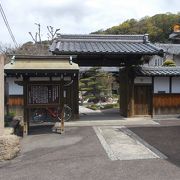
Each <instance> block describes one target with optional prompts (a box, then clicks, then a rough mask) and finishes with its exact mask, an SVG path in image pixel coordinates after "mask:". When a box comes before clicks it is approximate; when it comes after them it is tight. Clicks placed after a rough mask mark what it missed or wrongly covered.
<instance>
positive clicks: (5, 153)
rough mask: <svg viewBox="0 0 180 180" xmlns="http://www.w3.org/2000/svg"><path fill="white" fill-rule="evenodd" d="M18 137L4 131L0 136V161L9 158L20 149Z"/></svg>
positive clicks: (14, 155)
mask: <svg viewBox="0 0 180 180" xmlns="http://www.w3.org/2000/svg"><path fill="white" fill-rule="evenodd" d="M19 140H20V138H19V137H18V136H16V135H12V134H9V133H7V132H6V130H5V133H4V134H3V135H2V136H0V161H3V160H10V159H12V158H14V157H16V156H17V154H18V153H19V151H20V141H19Z"/></svg>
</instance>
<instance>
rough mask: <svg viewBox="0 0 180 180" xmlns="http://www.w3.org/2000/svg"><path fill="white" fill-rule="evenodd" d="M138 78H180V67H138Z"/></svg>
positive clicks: (136, 69)
mask: <svg viewBox="0 0 180 180" xmlns="http://www.w3.org/2000/svg"><path fill="white" fill-rule="evenodd" d="M134 71H135V74H136V75H137V76H180V67H138V68H134Z"/></svg>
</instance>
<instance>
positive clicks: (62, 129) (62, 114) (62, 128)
mask: <svg viewBox="0 0 180 180" xmlns="http://www.w3.org/2000/svg"><path fill="white" fill-rule="evenodd" d="M60 131H61V132H60V133H61V134H62V133H63V132H64V107H63V108H62V111H61V130H60Z"/></svg>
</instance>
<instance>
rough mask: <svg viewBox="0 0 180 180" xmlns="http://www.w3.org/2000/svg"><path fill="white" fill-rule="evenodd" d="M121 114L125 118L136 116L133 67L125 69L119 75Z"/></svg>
mask: <svg viewBox="0 0 180 180" xmlns="http://www.w3.org/2000/svg"><path fill="white" fill-rule="evenodd" d="M119 79H120V113H121V115H122V116H125V117H132V116H133V115H134V76H133V74H132V72H131V67H128V66H127V67H125V68H124V69H123V71H122V72H120V74H119Z"/></svg>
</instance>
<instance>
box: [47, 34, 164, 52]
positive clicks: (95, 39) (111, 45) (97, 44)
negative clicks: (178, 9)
mask: <svg viewBox="0 0 180 180" xmlns="http://www.w3.org/2000/svg"><path fill="white" fill-rule="evenodd" d="M50 51H52V52H53V53H54V54H73V55H76V54H88V53H93V54H119V55H120V54H149V55H158V54H161V55H162V53H163V51H162V49H160V48H157V47H155V46H154V45H152V44H150V43H149V41H148V40H147V35H61V36H60V37H59V38H58V39H57V40H55V41H54V42H53V44H52V45H51V47H50Z"/></svg>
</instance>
